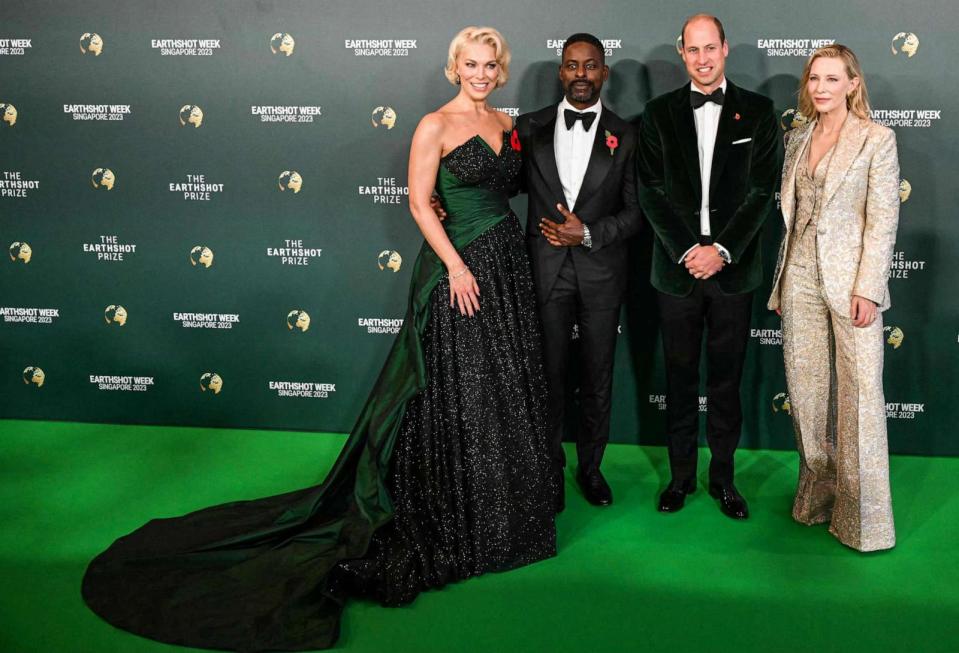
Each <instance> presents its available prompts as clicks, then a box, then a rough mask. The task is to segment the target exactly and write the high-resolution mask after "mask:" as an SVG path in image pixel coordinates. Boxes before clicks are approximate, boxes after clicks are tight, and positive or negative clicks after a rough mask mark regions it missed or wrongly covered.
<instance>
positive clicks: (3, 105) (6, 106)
mask: <svg viewBox="0 0 959 653" xmlns="http://www.w3.org/2000/svg"><path fill="white" fill-rule="evenodd" d="M18 115H20V114H19V113H18V112H17V108H16V107H15V106H13V105H12V104H10V103H9V102H0V116H3V122H5V123H7V124H8V125H10V126H11V127H13V126H14V125H15V124H17V116H18Z"/></svg>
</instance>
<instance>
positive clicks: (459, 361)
mask: <svg viewBox="0 0 959 653" xmlns="http://www.w3.org/2000/svg"><path fill="white" fill-rule="evenodd" d="M504 142H505V143H506V144H505V145H504V150H505V151H503V152H501V153H500V155H497V154H496V153H494V152H493V151H492V149H491V148H490V147H489V146H488V145H486V144H485V142H480V140H479V137H474V138H473V139H471V140H470V141H467V142H466V143H465V144H464V145H462V146H460V147H459V148H457V149H456V150H454V151H453V152H451V153H450V155H448V156H447V157H446V158H444V160H443V163H442V165H444V166H446V167H447V170H448V171H449V172H451V173H453V174H454V175H455V176H456V177H457V179H459V180H460V182H463V183H464V184H469V185H482V187H484V188H487V189H489V190H491V191H496V192H504V191H506V190H507V189H508V188H509V186H510V185H511V184H512V183H513V180H514V178H515V176H516V174H517V173H518V171H519V166H520V163H521V161H520V158H519V156H518V154H517V153H516V152H514V151H513V150H512V149H510V148H509V145H508V141H504ZM504 199H505V198H504ZM461 256H462V257H463V260H464V262H465V263H466V265H468V266H469V268H470V270H471V271H472V273H473V275H474V276H475V278H476V280H477V283H478V285H479V287H480V311H479V312H478V313H477V314H476V315H475V317H473V318H470V317H467V316H463V315H461V314H460V312H459V310H458V309H451V308H450V305H449V281H448V280H446V279H444V280H443V281H442V282H441V283H440V284H439V286H438V287H437V288H435V289H434V290H433V293H432V295H431V299H430V316H431V317H430V322H429V324H428V326H427V328H426V332H425V334H424V337H423V344H424V349H425V357H426V365H427V373H428V385H427V389H426V390H425V391H424V392H423V393H421V394H420V395H419V396H417V397H416V398H415V399H414V400H413V401H411V402H410V403H409V404H408V406H407V409H406V414H405V417H404V419H403V424H402V427H401V431H400V435H399V439H398V441H397V444H396V448H395V449H394V451H393V457H392V462H391V464H392V468H391V473H390V477H389V489H390V497H391V499H392V501H393V506H394V511H395V514H394V517H393V520H392V521H391V522H390V523H389V524H387V525H386V526H384V527H383V528H380V529H379V530H378V531H376V533H375V534H374V535H373V540H372V542H371V545H370V549H369V551H368V554H367V556H366V557H365V558H363V559H359V560H352V561H348V562H344V563H340V565H339V568H338V570H337V572H336V573H335V574H334V583H333V587H332V589H333V590H334V591H335V592H336V593H337V594H344V595H351V596H361V597H366V598H370V599H374V600H377V601H379V602H381V603H383V604H385V605H401V604H404V603H408V602H409V601H411V600H413V598H415V596H416V595H417V594H418V593H419V592H421V591H423V590H426V589H430V588H437V587H441V586H443V585H445V584H447V583H450V582H452V581H456V580H460V579H464V578H468V577H470V576H476V575H478V574H482V573H485V572H490V571H503V570H507V569H511V568H514V567H518V566H521V565H525V564H529V563H531V562H534V561H537V560H541V559H543V558H547V557H550V556H553V555H555V551H556V542H555V527H554V512H553V505H554V493H555V491H556V488H555V487H553V483H554V479H553V475H552V474H551V473H550V472H551V468H550V462H549V459H548V457H547V442H546V432H545V423H546V420H545V395H546V384H545V379H544V376H543V367H542V358H541V356H542V354H541V337H540V328H539V323H538V317H537V314H536V310H535V307H536V304H535V296H534V291H533V283H532V279H531V277H530V268H529V262H528V260H527V255H526V248H525V242H524V235H523V231H522V228H521V226H520V224H519V220H518V219H517V218H516V216H515V215H512V214H510V215H509V216H508V217H507V218H505V219H504V220H503V221H502V222H500V223H499V224H497V225H496V226H494V227H492V228H491V229H489V230H488V231H487V232H486V233H484V234H483V235H481V236H479V237H478V238H477V239H476V240H475V241H473V243H471V244H470V245H469V246H468V247H467V248H466V249H465V250H464V251H463V252H461Z"/></svg>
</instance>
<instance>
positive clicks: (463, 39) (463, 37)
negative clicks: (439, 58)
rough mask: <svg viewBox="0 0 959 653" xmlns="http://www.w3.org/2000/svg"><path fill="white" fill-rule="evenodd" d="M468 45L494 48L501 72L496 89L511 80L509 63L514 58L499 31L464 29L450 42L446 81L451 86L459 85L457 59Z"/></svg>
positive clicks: (491, 29)
mask: <svg viewBox="0 0 959 653" xmlns="http://www.w3.org/2000/svg"><path fill="white" fill-rule="evenodd" d="M467 43H483V44H485V45H489V46H491V47H492V48H493V52H494V53H495V56H496V63H498V64H499V67H500V72H499V76H498V77H497V78H496V87H497V88H499V87H500V86H505V85H506V81H507V80H508V79H509V62H510V59H511V57H512V55H511V54H510V51H509V44H508V43H506V39H505V38H504V37H503V35H502V34H500V33H499V31H498V30H496V29H494V28H492V27H475V26H470V27H464V28H463V29H461V30H460V31H459V33H458V34H457V35H456V36H454V37H453V40H452V41H451V42H450V50H449V56H448V57H447V58H446V71H445V72H446V79H448V80H450V84H453V85H456V84H459V76H458V75H457V74H456V57H458V56H459V54H460V51H461V50H462V49H463V46H465V45H466V44H467Z"/></svg>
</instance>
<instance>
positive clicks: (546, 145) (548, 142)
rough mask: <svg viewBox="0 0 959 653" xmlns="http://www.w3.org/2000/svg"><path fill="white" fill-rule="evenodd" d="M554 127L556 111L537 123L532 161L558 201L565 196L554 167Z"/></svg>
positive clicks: (557, 172)
mask: <svg viewBox="0 0 959 653" xmlns="http://www.w3.org/2000/svg"><path fill="white" fill-rule="evenodd" d="M555 129H556V111H555V109H554V110H553V113H552V118H551V119H549V120H545V121H543V122H542V123H539V124H537V126H536V131H535V134H534V136H533V163H534V164H535V165H536V167H537V169H539V171H540V174H542V175H543V179H545V180H546V185H547V186H548V187H549V190H550V191H551V192H552V193H553V195H554V196H555V197H556V198H557V201H560V200H562V199H563V197H565V195H564V194H563V184H562V182H560V180H559V170H558V169H557V167H556V150H555V149H554V147H553V132H554V130H555Z"/></svg>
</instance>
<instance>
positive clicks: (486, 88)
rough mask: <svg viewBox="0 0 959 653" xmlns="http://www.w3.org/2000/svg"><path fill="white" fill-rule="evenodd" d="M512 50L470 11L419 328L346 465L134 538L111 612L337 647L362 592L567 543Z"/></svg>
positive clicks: (126, 621)
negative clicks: (493, 100)
mask: <svg viewBox="0 0 959 653" xmlns="http://www.w3.org/2000/svg"><path fill="white" fill-rule="evenodd" d="M508 64H509V51H508V49H507V46H506V43H505V41H504V40H503V39H502V36H501V35H500V34H499V33H498V32H496V31H495V30H492V29H489V28H466V29H465V30H463V31H462V32H460V34H458V35H457V37H456V38H455V39H454V41H453V43H452V44H451V47H450V60H449V64H448V66H447V77H449V78H450V81H451V82H453V83H455V84H457V86H458V88H459V93H458V94H457V96H456V97H455V98H454V99H453V100H452V101H450V102H449V103H448V104H446V105H444V106H443V107H441V108H440V109H439V110H438V111H436V112H434V113H432V114H429V115H428V116H426V117H425V118H424V119H423V121H422V122H421V123H420V125H419V127H418V128H417V131H416V134H415V135H414V138H413V144H412V147H411V153H410V184H409V186H410V207H411V211H412V213H413V216H414V218H415V219H416V222H417V226H419V227H420V229H421V231H422V232H423V234H424V236H425V240H426V242H425V243H424V245H423V248H422V250H421V252H420V254H419V257H418V258H417V261H416V264H415V266H414V270H413V280H412V283H411V288H410V296H409V305H408V309H407V314H406V318H405V321H404V325H403V329H402V330H401V331H400V333H399V334H398V336H397V339H396V342H395V343H394V346H393V348H392V350H391V352H390V354H389V356H388V358H387V360H386V363H385V365H384V367H383V370H382V372H381V373H380V376H379V378H378V379H377V381H376V384H375V386H374V388H373V391H372V392H371V394H370V396H369V399H368V400H367V403H366V405H365V406H364V408H363V410H362V411H361V413H360V416H359V419H358V420H357V422H356V425H355V426H354V428H353V430H352V432H351V434H350V437H349V439H348V440H347V442H346V444H345V445H344V448H343V450H342V451H341V453H340V456H339V458H338V459H337V461H336V463H335V464H334V466H333V468H332V469H331V470H330V472H329V474H328V476H327V478H326V480H325V481H324V482H323V483H322V484H321V485H318V486H314V487H310V488H305V489H302V490H298V491H295V492H290V493H287V494H283V495H278V496H274V497H267V498H264V499H258V500H255V501H244V502H237V503H230V504H225V505H221V506H215V507H212V508H207V509H204V510H200V511H198V512H194V513H191V514H189V515H185V516H183V517H178V518H174V519H158V520H153V521H151V522H149V523H148V524H146V525H145V526H143V527H141V528H140V529H138V530H136V531H134V532H133V533H131V534H129V535H127V536H125V537H123V538H120V539H119V540H117V541H116V542H115V543H114V544H113V545H112V546H111V547H110V548H109V549H107V550H106V551H105V552H104V553H102V554H100V555H99V556H98V557H97V558H96V559H94V561H93V562H92V563H91V564H90V567H89V568H88V570H87V574H86V576H85V578H84V581H83V596H84V600H85V601H86V602H87V604H88V605H89V606H90V607H91V608H92V609H93V610H94V611H95V612H97V613H98V614H99V615H101V616H102V617H103V618H104V619H106V620H107V621H109V622H110V623H112V624H114V625H116V626H118V627H120V628H123V629H126V630H129V631H131V632H134V633H137V634H140V635H143V636H146V637H150V638H152V639H157V640H160V641H164V642H169V643H174V644H182V645H189V646H199V647H207V648H217V649H226V650H237V651H267V650H307V649H316V648H326V647H329V646H332V645H333V644H334V643H335V642H336V639H337V637H338V634H339V621H340V615H341V612H342V609H343V605H344V603H345V601H346V599H347V598H349V597H356V596H359V597H366V598H373V599H375V600H378V601H379V602H381V603H383V604H384V605H401V604H404V603H408V602H409V601H411V600H413V598H415V596H416V595H417V594H418V593H419V592H421V591H423V590H426V589H431V588H438V587H442V586H443V585H445V584H447V583H450V582H453V581H456V580H460V579H464V578H468V577H470V576H475V575H479V574H482V573H486V572H490V571H504V570H507V569H512V568H515V567H518V566H521V565H525V564H529V563H532V562H535V561H537V560H541V559H543V558H547V557H550V556H552V555H554V554H555V537H556V535H555V526H554V513H553V509H554V508H553V506H554V496H555V492H556V489H557V488H555V487H554V486H553V483H554V480H553V479H554V476H553V474H552V473H551V469H550V463H549V459H548V456H547V442H546V433H545V431H544V424H545V401H544V397H545V391H546V389H545V381H544V377H543V368H542V360H541V352H540V347H541V344H540V335H539V332H540V329H539V324H538V322H537V316H536V311H535V297H534V291H533V284H532V280H531V278H530V270H529V263H528V260H527V257H526V250H525V245H524V238H523V232H522V229H521V227H520V224H519V221H518V220H517V218H516V216H515V215H513V213H512V212H511V211H510V209H509V204H508V199H509V196H510V194H511V193H512V192H513V190H514V187H515V184H516V182H517V177H518V175H519V171H520V166H521V159H520V153H519V144H518V142H517V141H516V140H515V139H511V138H510V130H509V127H510V125H509V120H508V118H507V117H506V116H504V115H503V114H501V113H499V112H496V111H495V110H493V109H491V108H490V107H489V106H488V105H487V104H486V97H487V96H488V95H489V93H490V92H491V91H492V90H493V89H494V88H495V87H496V86H500V85H502V84H503V83H505V80H506V77H507V76H508ZM434 186H435V188H436V191H437V192H438V194H439V196H440V199H441V201H442V203H443V205H444V207H445V209H446V212H447V218H446V220H445V221H444V222H443V223H440V221H439V220H438V219H437V218H436V216H435V214H434V213H433V211H432V210H431V209H430V208H429V197H430V193H431V191H432V189H433V188H434Z"/></svg>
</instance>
